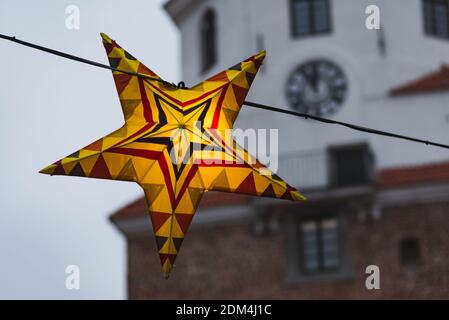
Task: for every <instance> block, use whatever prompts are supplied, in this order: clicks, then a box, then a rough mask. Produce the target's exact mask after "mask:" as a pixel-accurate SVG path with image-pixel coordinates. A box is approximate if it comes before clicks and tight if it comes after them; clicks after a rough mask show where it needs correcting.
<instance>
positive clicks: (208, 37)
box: [201, 9, 217, 72]
mask: <svg viewBox="0 0 449 320" xmlns="http://www.w3.org/2000/svg"><path fill="white" fill-rule="evenodd" d="M216 41H217V39H216V18H215V12H214V11H213V10H212V9H209V10H207V11H206V12H205V13H204V15H203V17H202V19H201V71H202V72H205V71H207V69H209V68H210V67H212V66H213V65H214V64H215V62H216V61H217V43H216Z"/></svg>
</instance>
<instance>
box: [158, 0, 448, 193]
mask: <svg viewBox="0 0 449 320" xmlns="http://www.w3.org/2000/svg"><path fill="white" fill-rule="evenodd" d="M443 2H445V1H430V0H395V1H379V0H378V1H372V0H343V1H335V0H281V1H271V0H245V1H239V0H227V1H214V0H204V1H198V0H197V1H193V0H172V1H169V2H167V3H166V5H165V8H166V10H167V11H168V12H169V14H170V15H171V17H172V18H173V20H174V21H175V23H176V24H177V26H178V27H179V30H180V32H181V39H182V46H181V48H182V55H181V56H182V66H183V67H182V75H183V79H184V81H186V83H187V84H188V85H189V84H190V85H192V84H194V83H197V82H199V81H201V80H202V79H204V78H206V77H208V76H210V75H211V74H214V73H216V72H219V71H220V70H221V69H224V68H226V67H228V66H231V65H233V64H234V63H236V62H238V61H240V60H242V59H244V58H246V57H248V56H250V55H252V54H254V53H255V52H257V51H259V50H261V49H266V50H267V58H266V60H265V64H264V67H263V70H262V72H260V73H259V75H258V76H257V78H256V80H255V82H254V83H253V85H252V87H251V91H250V95H249V96H248V100H251V101H255V102H260V103H265V104H270V105H273V106H279V107H284V108H291V109H293V110H298V111H301V112H308V113H310V114H317V115H322V116H327V117H332V118H334V119H338V120H342V121H346V122H352V123H356V124H359V125H363V126H368V127H373V128H378V129H381V130H387V131H393V132H396V133H400V134H405V135H411V136H417V137H424V138H426V139H429V140H430V139H432V140H436V141H440V142H442V143H448V142H449V138H448V137H449V120H448V119H449V118H448V117H449V95H448V93H447V91H444V90H435V92H432V93H426V94H422V93H421V92H419V90H418V91H417V92H415V93H413V94H403V95H397V96H395V95H392V94H391V92H392V90H394V89H395V88H396V87H398V86H402V85H404V84H407V83H409V82H412V81H414V80H416V79H417V78H420V77H422V76H425V75H426V74H429V73H432V72H438V69H439V68H440V66H441V65H442V64H444V63H445V62H446V61H448V60H449V39H448V37H449V35H448V9H447V6H446V7H444V6H442V7H440V5H439V3H443ZM372 4H374V5H377V6H378V7H379V9H380V25H381V28H380V29H379V30H376V29H371V30H370V29H368V28H367V27H366V23H365V20H366V19H367V18H368V15H367V14H366V13H365V10H366V8H367V7H368V6H369V5H372ZM236 126H239V127H242V128H276V129H279V155H280V174H284V175H285V174H286V173H287V174H289V175H290V176H292V175H294V177H291V178H290V179H294V180H297V181H295V182H297V183H299V184H300V185H303V186H304V184H306V185H308V184H310V187H319V186H321V185H322V184H325V185H327V184H329V183H330V182H331V181H330V180H329V179H331V177H330V176H331V175H332V174H331V173H330V172H328V171H329V170H331V168H330V167H329V158H330V157H331V158H332V157H333V156H332V155H334V156H336V157H337V158H339V157H340V158H342V160H341V161H344V162H350V159H349V158H354V159H355V158H357V159H358V160H353V161H359V162H360V161H361V160H362V159H365V158H366V156H365V155H363V154H362V153H363V152H365V151H369V152H370V153H372V154H373V155H374V157H372V158H373V160H375V161H374V162H373V164H374V163H375V166H376V168H377V169H379V168H384V167H391V166H401V165H414V164H420V163H427V162H438V161H442V160H444V159H448V158H449V153H448V151H447V150H443V149H437V148H433V147H426V146H425V145H422V146H421V145H417V144H414V143H409V142H404V141H399V140H394V139H393V140H392V139H390V138H385V137H377V136H373V135H367V134H362V133H358V132H355V131H352V130H348V129H345V128H338V127H335V126H332V125H324V124H321V123H315V122H313V121H312V120H301V119H298V118H293V117H289V116H286V115H283V114H276V113H273V112H269V111H261V110H251V109H250V108H249V107H244V108H243V111H242V112H241V114H240V115H239V118H238V121H237V123H236ZM349 146H353V147H354V148H355V149H354V150H352V151H353V152H350V151H351V150H349V149H348V148H347V147H349ZM340 147H342V149H341V150H342V151H341V152H340ZM356 149H358V151H357V150H356ZM329 150H332V151H335V152H329ZM295 153H296V154H297V157H294V154H295ZM345 154H346V155H345ZM346 156H347V157H349V158H348V159H347V161H345V160H346V159H344V158H345V157H346ZM292 157H293V158H296V160H297V161H298V163H296V164H295V163H292V162H295V160H294V159H292ZM335 161H337V162H338V160H335ZM351 161H352V160H351ZM331 162H332V160H331ZM365 162H366V161H365ZM285 166H288V167H290V168H295V169H293V170H295V172H291V171H290V172H286V171H285V170H286V169H283V168H285ZM311 172H314V173H315V174H311ZM318 172H326V173H325V174H324V176H321V175H320V174H319V173H318ZM360 178H361V177H360Z"/></svg>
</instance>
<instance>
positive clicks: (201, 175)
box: [40, 34, 304, 277]
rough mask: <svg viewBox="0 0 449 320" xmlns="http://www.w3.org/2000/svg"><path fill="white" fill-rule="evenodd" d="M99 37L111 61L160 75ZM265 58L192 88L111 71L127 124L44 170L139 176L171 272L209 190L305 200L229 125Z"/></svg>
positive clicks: (129, 69)
mask: <svg viewBox="0 0 449 320" xmlns="http://www.w3.org/2000/svg"><path fill="white" fill-rule="evenodd" d="M101 35H102V37H103V44H104V46H105V49H106V52H107V55H108V58H109V62H110V65H111V67H114V68H116V69H119V70H122V71H127V72H132V73H138V74H141V75H145V76H149V77H154V78H157V79H160V78H159V77H158V76H157V75H156V74H155V73H154V72H152V71H151V70H150V69H148V68H147V67H146V66H144V65H143V64H142V63H141V62H139V61H138V60H137V59H136V58H134V57H133V56H132V55H130V54H129V53H128V52H126V51H125V50H124V49H122V48H121V47H120V46H119V45H118V44H117V43H116V42H115V41H113V40H111V39H110V38H109V37H108V36H107V35H105V34H101ZM264 57H265V52H264V51H262V52H260V53H258V54H256V55H254V56H252V57H250V58H248V59H246V60H244V61H242V62H241V63H238V64H236V65H235V66H233V67H231V68H229V69H227V70H225V71H222V72H220V73H218V74H217V75H215V76H213V77H211V78H209V79H207V80H205V81H204V82H201V83H199V84H198V85H196V86H194V87H192V88H189V89H186V88H175V87H173V86H170V85H167V84H165V83H162V82H160V81H157V80H156V79H155V80H151V79H148V78H143V77H138V76H136V75H130V74H127V73H123V72H120V71H114V72H113V77H114V81H115V84H116V87H117V91H118V94H119V98H120V103H121V106H122V110H123V114H124V118H125V124H124V125H123V126H122V127H121V128H120V129H118V130H116V131H114V132H112V133H111V134H109V135H107V136H105V137H103V138H101V139H99V140H97V141H95V142H93V143H91V144H90V145H88V146H86V147H84V148H82V149H80V150H78V151H76V152H74V153H72V154H71V155H69V156H67V157H65V158H63V159H61V160H58V161H56V162H55V163H53V164H51V165H49V166H47V167H46V168H44V169H42V170H41V171H40V172H41V173H45V174H50V175H70V176H82V177H90V178H102V179H113V180H125V181H134V182H137V183H138V184H139V185H140V186H141V187H142V188H143V190H144V192H145V196H146V199H147V203H148V210H149V212H150V215H151V220H152V224H153V230H154V233H155V236H156V243H157V247H158V250H159V256H160V260H161V264H162V269H163V272H164V274H165V276H166V277H168V275H169V273H170V271H171V269H172V266H173V263H174V261H175V258H176V255H177V254H178V252H179V249H180V246H181V242H182V240H183V239H184V236H185V234H186V233H187V230H188V228H189V225H190V222H191V221H192V218H193V215H194V213H195V210H196V208H197V206H198V204H199V201H200V200H201V197H202V195H203V193H204V192H205V191H209V190H219V191H227V192H237V193H245V194H251V195H257V196H268V197H275V198H283V199H290V200H304V198H303V196H302V195H301V194H300V193H299V192H297V191H296V190H295V189H294V188H292V187H291V186H289V185H288V184H287V183H286V182H284V181H283V180H282V179H280V178H279V177H278V176H276V175H275V174H273V173H272V172H270V171H269V170H268V169H267V168H266V167H265V166H263V165H262V164H261V163H260V162H259V161H257V159H256V158H254V157H253V156H251V155H250V154H249V153H248V152H247V151H246V150H244V149H243V148H241V147H240V146H238V145H237V143H236V142H235V141H234V140H233V139H232V137H231V136H230V130H228V129H232V127H233V124H234V121H235V119H236V117H237V115H238V113H239V111H240V108H241V106H242V103H243V101H244V99H245V97H246V94H247V93H248V90H249V88H250V86H251V83H252V81H253V79H254V77H255V76H256V73H257V70H258V69H259V67H260V65H261V64H262V61H263V59H264ZM161 80H162V79H161Z"/></svg>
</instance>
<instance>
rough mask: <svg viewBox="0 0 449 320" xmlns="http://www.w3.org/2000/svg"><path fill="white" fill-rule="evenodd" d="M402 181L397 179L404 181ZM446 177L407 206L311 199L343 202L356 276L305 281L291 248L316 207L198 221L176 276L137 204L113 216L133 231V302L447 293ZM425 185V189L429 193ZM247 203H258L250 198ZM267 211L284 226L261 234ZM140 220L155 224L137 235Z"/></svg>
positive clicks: (373, 195) (346, 242)
mask: <svg viewBox="0 0 449 320" xmlns="http://www.w3.org/2000/svg"><path fill="white" fill-rule="evenodd" d="M437 167H438V168H439V166H437ZM415 169H416V168H415ZM415 169H414V168H409V169H406V170H415ZM424 170H429V168H428V167H426V168H425V169H424ZM396 173H397V172H396ZM399 176H401V175H400V174H399ZM405 176H406V177H409V175H407V174H406V175H405ZM382 179H383V181H387V180H388V179H389V178H386V176H385V174H384V175H383V178H382ZM391 179H393V178H391ZM395 179H396V180H394V179H393V180H394V181H395V184H396V183H397V181H398V178H395ZM407 179H409V178H407ZM436 181H437V182H438V183H437V184H436V185H435V186H436V187H432V186H430V184H429V188H430V189H429V190H430V191H429V195H432V197H430V198H429V196H426V197H424V196H423V197H421V198H420V197H414V196H413V195H411V192H412V191H408V189H407V190H405V191H404V192H403V194H404V195H406V196H408V195H411V198H413V199H415V198H416V201H414V200H410V201H409V200H407V198H404V199H403V201H402V202H398V203H395V202H394V201H393V202H392V201H391V200H389V202H388V201H386V202H385V201H384V202H383V203H381V202H382V200H381V199H382V196H381V192H382V190H383V189H377V190H374V191H372V192H370V193H368V195H367V196H365V198H364V199H366V200H367V201H360V199H361V197H360V196H354V197H350V196H349V197H345V198H344V199H340V198H339V199H337V200H332V201H331V204H330V206H329V205H328V204H326V203H328V202H329V201H330V200H329V199H330V198H329V197H325V199H324V200H311V203H310V204H309V206H310V207H312V208H313V207H314V206H315V207H316V208H318V212H320V210H321V209H320V208H325V207H323V206H322V205H321V203H324V204H325V206H327V207H331V208H335V207H339V208H342V209H341V219H342V220H343V221H344V225H345V227H344V228H343V230H342V233H344V235H343V237H342V239H343V244H342V248H343V249H342V250H344V252H345V255H346V256H347V261H348V272H347V273H346V274H345V275H344V276H342V277H337V278H335V279H326V278H322V279H320V278H317V279H314V280H312V281H307V279H305V280H306V281H302V282H295V281H292V280H291V277H289V268H290V272H291V266H292V264H293V265H294V264H295V263H296V262H295V261H292V259H294V257H295V254H293V253H294V252H293V251H292V250H297V248H296V247H295V246H293V248H292V246H291V243H292V242H294V241H295V239H296V238H295V235H294V234H292V232H291V231H289V230H291V229H292V228H291V225H292V222H293V223H294V221H295V219H296V217H300V216H301V212H302V211H307V210H310V209H307V207H303V206H302V205H294V206H291V205H288V206H284V207H279V206H278V205H277V206H276V207H268V206H262V207H259V209H256V214H255V215H254V216H249V217H242V218H236V219H233V220H230V221H227V222H220V223H204V224H201V225H198V226H193V227H192V229H191V231H190V232H189V234H188V236H187V237H186V239H185V241H184V243H183V250H182V252H181V254H180V255H179V257H178V259H177V261H176V267H175V269H174V270H173V272H172V275H171V277H170V278H169V279H168V280H165V279H164V278H163V276H162V274H161V272H160V265H159V259H158V256H157V250H156V247H155V241H154V238H153V236H152V232H151V227H150V220H149V218H148V220H145V218H144V217H143V215H144V211H143V210H144V206H143V208H140V207H139V208H138V209H136V210H138V211H139V212H140V213H141V215H140V217H139V218H137V216H136V215H135V214H134V215H133V214H130V212H131V211H132V210H131V209H129V208H130V207H127V209H126V210H122V211H121V212H119V213H118V214H116V215H114V216H113V221H114V222H115V223H116V224H117V225H118V226H119V228H121V229H122V231H124V233H125V235H126V237H127V241H128V293H129V298H130V299H358V298H367V299H389V298H399V299H408V298H437V299H447V298H449V255H448V248H449V236H448V231H449V219H448V217H449V197H447V198H446V199H445V197H444V196H443V197H442V198H437V197H433V195H435V194H436V191H435V190H436V189H435V188H440V189H441V187H444V185H443V184H441V181H440V179H439V178H438V179H437V180H436ZM428 183H430V182H428ZM410 184H412V183H411V182H410ZM386 185H388V184H385V183H384V186H386ZM390 187H391V186H390ZM420 187H421V188H426V185H424V186H423V185H422V184H420ZM394 190H396V189H394ZM424 191H425V189H422V190H421V189H420V190H417V191H416V192H417V194H424V193H425V192H424ZM384 198H386V197H384ZM392 198H393V200H394V199H395V198H399V195H397V196H396V194H394V196H393V197H392ZM373 199H376V200H373ZM379 199H380V200H379ZM241 200H242V199H241ZM377 202H379V203H381V209H380V215H378V216H376V215H373V214H371V210H372V209H371V208H372V207H373V204H374V203H377ZM285 203H286V202H281V204H279V205H284V204H285ZM271 204H273V203H271ZM243 206H250V204H247V203H246V202H245V201H243ZM131 207H133V206H131ZM134 208H137V207H136V205H134ZM230 210H231V209H230ZM262 210H263V211H264V212H262ZM126 211H127V212H128V213H126ZM124 212H125V213H124ZM259 213H261V214H267V213H269V214H270V217H271V219H272V220H274V221H278V222H279V227H278V228H274V229H273V232H268V233H267V232H256V230H257V228H256V226H257V223H258V222H260V221H261V220H260V215H259ZM201 214H207V212H200V213H199V215H201ZM262 216H263V215H262ZM130 217H132V218H130ZM132 219H134V221H137V220H136V219H140V220H139V221H142V222H141V223H143V224H145V222H144V221H146V223H147V224H146V227H144V228H141V229H140V230H139V231H129V230H130V229H129V228H126V227H124V226H123V223H124V222H126V221H130V220H132ZM259 231H260V230H259ZM408 238H414V239H417V241H418V244H419V255H420V257H419V260H420V264H419V267H417V268H416V269H412V270H408V269H407V268H405V267H403V266H401V261H400V252H399V251H400V242H401V240H403V239H408ZM371 264H374V265H377V266H378V267H379V268H380V290H368V289H366V287H365V279H366V277H367V274H365V268H366V267H367V266H368V265H371ZM289 266H290V267H289Z"/></svg>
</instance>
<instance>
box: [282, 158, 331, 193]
mask: <svg viewBox="0 0 449 320" xmlns="http://www.w3.org/2000/svg"><path fill="white" fill-rule="evenodd" d="M328 167H329V166H328V155H327V153H326V152H325V151H324V150H312V151H303V152H297V153H288V154H281V155H280V156H279V162H278V175H279V176H280V177H281V178H283V179H285V180H286V181H288V183H289V184H290V185H292V186H293V187H301V189H324V188H327V187H328V186H329V180H330V179H329V172H328V171H329V168H328Z"/></svg>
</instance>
